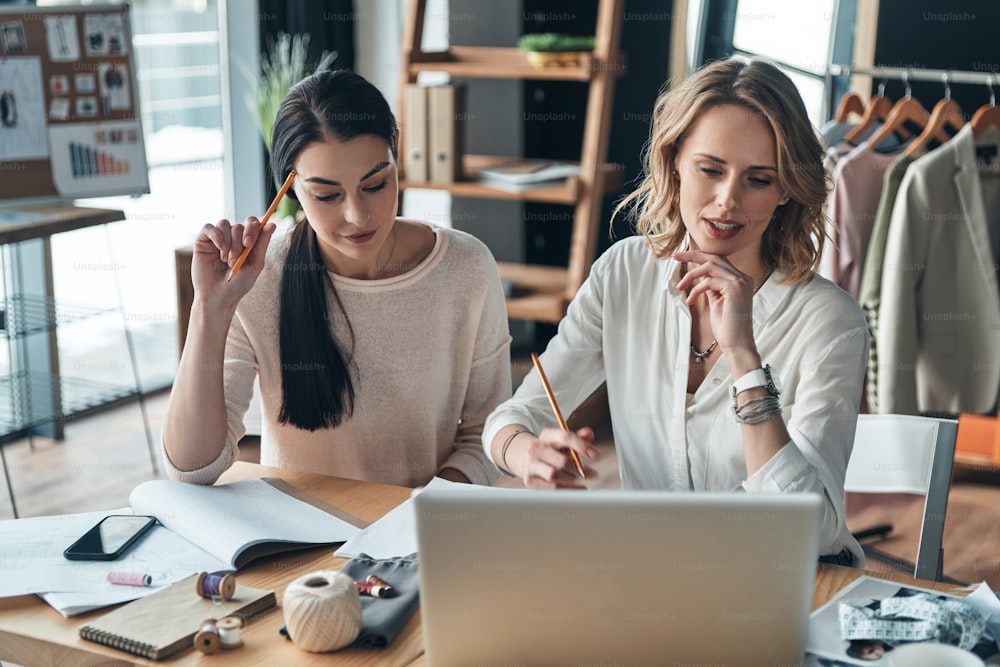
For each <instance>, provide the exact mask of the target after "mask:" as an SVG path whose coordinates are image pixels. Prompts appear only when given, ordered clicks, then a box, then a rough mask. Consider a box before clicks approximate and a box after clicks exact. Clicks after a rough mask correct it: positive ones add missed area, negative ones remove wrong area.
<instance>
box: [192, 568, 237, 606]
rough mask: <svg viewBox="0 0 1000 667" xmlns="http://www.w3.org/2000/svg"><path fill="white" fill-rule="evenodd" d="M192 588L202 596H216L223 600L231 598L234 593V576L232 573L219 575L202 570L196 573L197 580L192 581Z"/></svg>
mask: <svg viewBox="0 0 1000 667" xmlns="http://www.w3.org/2000/svg"><path fill="white" fill-rule="evenodd" d="M194 589H195V591H196V592H197V593H198V595H200V596H201V597H203V598H216V597H217V598H221V599H222V600H224V601H225V600H232V599H233V595H234V594H235V593H236V577H234V576H233V575H232V574H227V575H225V576H222V577H219V576H217V575H214V574H208V573H207V572H202V573H201V574H199V575H198V580H197V581H195V582H194Z"/></svg>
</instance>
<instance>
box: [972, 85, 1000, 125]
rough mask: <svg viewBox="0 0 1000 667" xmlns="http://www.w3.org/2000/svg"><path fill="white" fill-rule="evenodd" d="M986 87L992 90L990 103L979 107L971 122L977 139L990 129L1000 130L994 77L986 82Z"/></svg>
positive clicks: (999, 112) (999, 111)
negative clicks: (994, 91)
mask: <svg viewBox="0 0 1000 667" xmlns="http://www.w3.org/2000/svg"><path fill="white" fill-rule="evenodd" d="M986 86H987V87H988V88H989V89H990V101H989V102H988V103H987V104H984V105H983V106H981V107H979V109H977V110H976V113H974V114H973V115H972V120H971V121H970V123H971V124H972V134H973V135H974V136H977V137H979V136H982V134H983V133H984V132H985V131H986V130H989V129H990V128H993V129H1000V107H998V106H997V98H996V95H995V94H994V93H993V77H990V79H989V80H988V81H987V82H986Z"/></svg>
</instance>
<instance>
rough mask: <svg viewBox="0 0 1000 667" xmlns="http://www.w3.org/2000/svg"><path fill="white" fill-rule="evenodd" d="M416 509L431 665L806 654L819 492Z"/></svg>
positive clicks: (709, 660) (444, 494)
mask: <svg viewBox="0 0 1000 667" xmlns="http://www.w3.org/2000/svg"><path fill="white" fill-rule="evenodd" d="M415 507H416V514H417V538H418V553H419V562H420V590H421V592H420V596H421V618H422V623H423V629H424V639H425V649H426V652H427V658H428V664H430V665H435V666H438V665H463V666H468V665H484V666H485V665H557V664H566V665H581V666H582V665H661V666H662V665H671V664H677V665H681V664H698V665H714V664H718V665H740V666H741V667H747V666H750V665H756V664H760V665H773V664H782V663H783V664H797V663H800V662H801V661H802V659H803V653H804V645H805V637H806V628H807V624H808V619H809V610H810V606H811V602H812V595H813V584H814V580H815V575H816V563H817V559H818V556H819V526H820V522H821V516H822V501H821V499H820V498H819V497H818V496H815V495H811V494H782V495H778V494H775V495H760V494H745V493H728V494H720V493H687V492H679V493H678V492H655V491H629V490H624V491H623V490H615V491H611V490H601V491H586V492H574V491H530V490H524V489H514V490H505V491H502V492H493V493H483V492H482V490H477V489H442V490H435V489H430V490H425V491H423V492H421V493H420V494H418V495H417V497H416V498H415Z"/></svg>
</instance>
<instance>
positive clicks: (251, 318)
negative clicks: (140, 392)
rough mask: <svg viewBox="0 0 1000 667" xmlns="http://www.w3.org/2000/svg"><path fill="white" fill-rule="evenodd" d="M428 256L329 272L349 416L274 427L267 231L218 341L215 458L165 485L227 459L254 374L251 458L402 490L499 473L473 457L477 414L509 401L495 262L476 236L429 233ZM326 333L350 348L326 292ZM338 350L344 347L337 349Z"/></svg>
mask: <svg viewBox="0 0 1000 667" xmlns="http://www.w3.org/2000/svg"><path fill="white" fill-rule="evenodd" d="M433 229H434V232H435V234H436V236H437V239H436V242H435V245H434V249H433V250H432V251H431V253H430V255H429V256H428V257H427V258H426V259H425V260H424V261H423V262H422V263H420V264H419V265H418V266H417V267H416V268H414V269H413V270H412V271H409V272H408V273H405V274H403V275H400V276H395V277H392V278H386V279H384V280H355V279H351V278H344V277H341V276H338V275H335V274H332V273H331V274H330V275H331V277H332V279H333V283H334V286H335V289H336V290H337V292H338V294H339V296H340V299H341V302H342V303H343V305H344V310H345V311H346V313H347V317H348V318H350V323H351V326H352V327H353V330H354V352H353V359H354V369H355V371H356V372H355V374H354V375H353V377H352V379H353V380H354V388H355V393H356V395H355V404H354V414H353V416H351V417H345V419H344V421H343V422H342V423H341V424H340V426H338V427H336V428H332V429H320V430H317V431H313V432H309V431H305V430H302V429H298V428H296V427H294V426H289V425H287V424H281V423H279V422H278V418H277V417H278V413H279V411H280V409H281V400H282V397H281V361H280V357H279V352H278V312H279V293H280V284H281V271H282V266H283V265H284V263H285V257H286V255H287V253H288V244H289V238H290V235H289V234H288V233H287V232H279V233H278V234H275V236H274V238H273V239H272V240H271V245H270V247H269V248H268V256H267V265H266V267H265V269H264V271H263V272H262V273H261V275H260V276H259V277H258V279H257V282H256V283H255V284H254V286H253V288H252V289H251V290H250V292H249V293H248V294H247V295H246V296H245V297H244V298H243V300H242V301H240V304H239V307H238V309H237V312H236V317H235V318H234V320H233V324H232V327H231V328H230V331H229V338H228V341H227V343H226V361H225V370H224V386H225V394H226V409H227V416H228V423H229V427H228V435H227V438H226V445H225V447H224V448H223V450H222V453H221V455H220V456H219V457H218V458H217V459H216V460H215V461H214V462H212V463H211V464H209V465H207V466H205V467H204V468H201V469H199V470H194V471H190V472H182V471H180V470H177V469H176V468H175V467H173V466H172V465H171V463H170V461H169V459H167V457H166V454H165V453H164V459H165V461H166V467H167V471H168V474H169V475H170V477H171V478H173V479H179V480H183V481H188V482H195V483H201V484H211V483H213V482H214V481H215V480H216V479H217V478H218V477H219V475H221V474H222V472H223V471H225V470H226V469H227V468H229V466H231V465H232V464H233V462H234V461H236V459H237V456H238V447H237V443H238V441H239V439H240V438H241V437H242V436H243V434H244V432H245V428H244V426H243V415H244V414H245V413H246V411H247V408H248V407H249V405H250V401H251V398H252V394H253V381H254V377H255V375H259V376H260V391H261V409H262V412H263V425H262V433H261V457H260V458H261V461H260V462H261V463H262V464H263V465H267V466H277V467H282V468H292V469H296V470H305V471H310V472H318V473H323V474H327V475H334V476H338V477H348V478H352V479H363V480H370V481H376V482H383V483H387V484H398V485H402V486H410V487H413V486H419V485H422V484H425V483H427V482H428V481H429V480H430V479H431V478H432V477H433V476H434V475H436V474H437V473H438V472H439V471H441V470H442V469H443V468H446V467H450V468H454V469H456V470H458V471H460V472H462V473H463V474H465V475H466V476H467V477H468V478H469V479H470V480H471V481H472V482H474V483H476V484H492V483H493V482H494V481H496V479H497V478H498V477H499V473H498V471H497V469H496V467H495V466H494V465H493V463H492V462H491V461H490V460H489V459H488V458H487V457H486V454H485V452H484V451H483V446H482V442H481V435H482V429H483V423H484V422H485V420H486V417H487V415H489V414H490V412H491V411H492V410H493V408H494V407H496V406H497V405H498V404H499V403H501V402H502V401H504V400H506V399H507V398H509V397H510V395H511V371H510V341H511V338H510V333H509V328H508V324H507V315H506V309H505V305H504V297H503V291H502V288H501V285H500V278H499V274H498V272H497V267H496V262H495V261H494V259H493V256H492V255H491V254H490V251H489V250H488V249H487V248H486V246H485V245H484V244H483V243H482V242H481V241H479V240H478V239H476V238H475V237H473V236H471V235H469V234H466V233H464V232H460V231H457V230H453V229H446V228H438V227H434V228H433ZM328 301H329V312H330V313H331V320H332V321H331V326H332V330H333V333H334V336H335V337H336V339H337V340H338V341H349V340H350V338H349V333H348V329H347V325H346V323H345V322H344V320H343V317H342V316H340V315H339V310H337V309H336V305H335V302H334V300H333V298H332V296H331V297H330V299H329V300H328ZM348 344H349V343H348Z"/></svg>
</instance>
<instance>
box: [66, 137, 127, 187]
mask: <svg viewBox="0 0 1000 667" xmlns="http://www.w3.org/2000/svg"><path fill="white" fill-rule="evenodd" d="M69 160H70V163H71V165H72V169H73V178H85V177H95V176H110V175H112V174H127V173H129V171H130V165H129V162H128V160H119V159H118V158H116V157H115V156H114V155H112V154H111V153H108V152H107V151H102V150H100V149H99V148H95V147H93V146H85V145H83V144H78V143H76V142H75V141H71V142H70V143H69Z"/></svg>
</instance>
